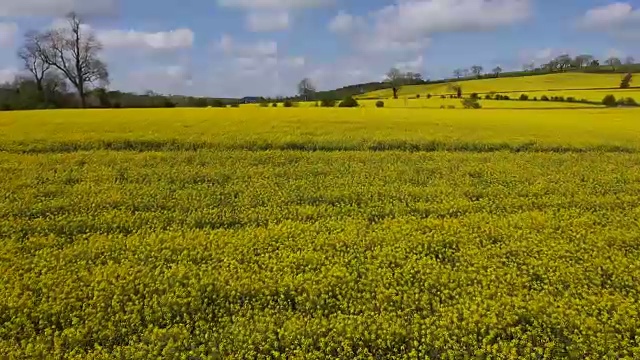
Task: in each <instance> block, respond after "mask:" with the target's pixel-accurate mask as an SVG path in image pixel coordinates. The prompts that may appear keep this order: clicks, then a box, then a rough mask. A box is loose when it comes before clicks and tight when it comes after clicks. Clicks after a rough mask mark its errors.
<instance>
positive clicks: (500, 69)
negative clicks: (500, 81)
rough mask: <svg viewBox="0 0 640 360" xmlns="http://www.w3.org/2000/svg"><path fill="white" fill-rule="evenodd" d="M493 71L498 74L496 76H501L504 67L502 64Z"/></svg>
mask: <svg viewBox="0 0 640 360" xmlns="http://www.w3.org/2000/svg"><path fill="white" fill-rule="evenodd" d="M493 73H494V74H495V75H496V77H500V73H502V68H501V67H500V66H496V67H495V68H493Z"/></svg>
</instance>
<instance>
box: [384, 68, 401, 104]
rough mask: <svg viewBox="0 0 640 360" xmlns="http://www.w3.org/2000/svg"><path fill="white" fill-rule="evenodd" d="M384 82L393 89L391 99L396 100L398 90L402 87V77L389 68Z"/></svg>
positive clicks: (394, 69) (396, 70)
mask: <svg viewBox="0 0 640 360" xmlns="http://www.w3.org/2000/svg"><path fill="white" fill-rule="evenodd" d="M385 81H386V82H388V83H389V85H391V88H392V89H393V98H394V99H397V98H398V88H399V87H400V86H402V84H403V82H404V75H403V74H402V72H400V70H398V69H397V68H391V69H390V70H389V72H387V78H386V80H385Z"/></svg>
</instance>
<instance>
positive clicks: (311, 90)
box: [298, 78, 316, 101]
mask: <svg viewBox="0 0 640 360" xmlns="http://www.w3.org/2000/svg"><path fill="white" fill-rule="evenodd" d="M315 92H316V87H315V85H313V83H312V82H311V79H309V78H304V79H302V81H300V83H298V94H300V95H301V96H303V97H304V100H305V101H308V100H311V98H312V97H313V94H315Z"/></svg>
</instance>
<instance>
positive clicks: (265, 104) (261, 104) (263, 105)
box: [260, 102, 269, 107]
mask: <svg viewBox="0 0 640 360" xmlns="http://www.w3.org/2000/svg"><path fill="white" fill-rule="evenodd" d="M260 107H269V104H268V103H266V102H261V103H260Z"/></svg>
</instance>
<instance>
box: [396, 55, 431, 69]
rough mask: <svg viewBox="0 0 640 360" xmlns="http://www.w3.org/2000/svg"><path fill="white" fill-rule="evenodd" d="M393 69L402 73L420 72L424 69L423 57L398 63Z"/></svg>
mask: <svg viewBox="0 0 640 360" xmlns="http://www.w3.org/2000/svg"><path fill="white" fill-rule="evenodd" d="M395 67H396V68H398V69H399V70H400V71H404V72H408V71H411V72H422V69H423V68H424V57H423V56H422V55H419V56H418V57H417V58H415V59H412V60H409V61H402V62H398V63H396V65H395Z"/></svg>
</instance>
